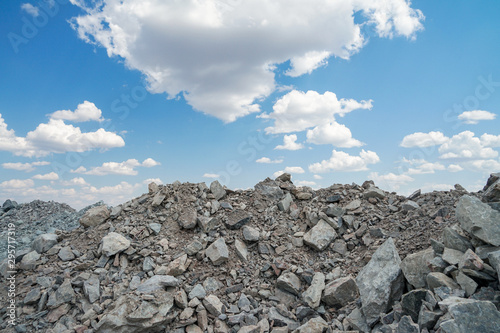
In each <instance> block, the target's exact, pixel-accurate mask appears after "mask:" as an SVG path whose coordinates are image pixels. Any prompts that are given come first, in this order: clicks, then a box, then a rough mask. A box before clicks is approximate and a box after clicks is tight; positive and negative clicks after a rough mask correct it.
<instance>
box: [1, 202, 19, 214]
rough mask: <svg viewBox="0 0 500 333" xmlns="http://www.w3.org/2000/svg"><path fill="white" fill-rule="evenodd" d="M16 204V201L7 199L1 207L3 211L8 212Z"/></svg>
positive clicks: (16, 205) (15, 206)
mask: <svg viewBox="0 0 500 333" xmlns="http://www.w3.org/2000/svg"><path fill="white" fill-rule="evenodd" d="M18 206H19V205H18V204H17V202H15V201H12V200H10V199H7V200H5V201H4V203H3V205H2V209H3V211H4V212H8V211H9V210H12V209H16V208H17V207H18Z"/></svg>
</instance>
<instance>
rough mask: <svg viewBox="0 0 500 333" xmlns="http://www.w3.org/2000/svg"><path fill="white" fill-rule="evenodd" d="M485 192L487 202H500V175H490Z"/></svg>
mask: <svg viewBox="0 0 500 333" xmlns="http://www.w3.org/2000/svg"><path fill="white" fill-rule="evenodd" d="M483 191H484V192H483V197H484V198H485V199H486V201H489V202H495V201H496V202H498V201H500V173H492V174H491V175H490V177H489V178H488V181H487V182H486V185H485V186H484V188H483Z"/></svg>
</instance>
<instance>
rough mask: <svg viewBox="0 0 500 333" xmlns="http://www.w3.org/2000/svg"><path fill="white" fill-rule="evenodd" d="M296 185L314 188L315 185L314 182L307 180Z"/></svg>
mask: <svg viewBox="0 0 500 333" xmlns="http://www.w3.org/2000/svg"><path fill="white" fill-rule="evenodd" d="M297 185H300V186H316V185H317V184H316V183H315V182H312V181H309V180H300V181H298V182H297Z"/></svg>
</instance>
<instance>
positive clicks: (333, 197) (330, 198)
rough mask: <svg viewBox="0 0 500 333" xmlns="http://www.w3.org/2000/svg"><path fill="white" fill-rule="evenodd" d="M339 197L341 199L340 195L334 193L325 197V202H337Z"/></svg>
mask: <svg viewBox="0 0 500 333" xmlns="http://www.w3.org/2000/svg"><path fill="white" fill-rule="evenodd" d="M340 199H342V197H341V196H340V195H338V194H335V195H331V196H329V197H326V202H327V203H335V202H339V201H340Z"/></svg>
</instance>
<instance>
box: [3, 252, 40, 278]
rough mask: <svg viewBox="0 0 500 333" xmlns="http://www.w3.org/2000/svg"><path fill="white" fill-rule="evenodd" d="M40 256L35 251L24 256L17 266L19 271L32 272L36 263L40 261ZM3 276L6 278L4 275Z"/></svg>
mask: <svg viewBox="0 0 500 333" xmlns="http://www.w3.org/2000/svg"><path fill="white" fill-rule="evenodd" d="M40 257H41V256H40V254H39V253H38V252H37V251H31V252H29V253H27V254H25V255H24V257H23V259H22V260H21V264H20V265H19V266H20V268H21V269H24V270H32V269H35V268H36V266H37V261H38V259H40ZM5 276H7V275H6V274H5Z"/></svg>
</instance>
